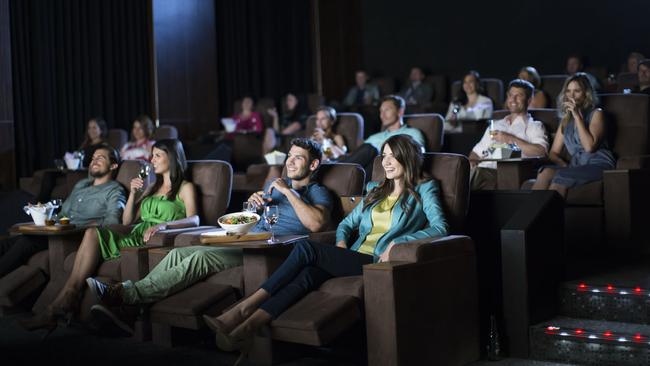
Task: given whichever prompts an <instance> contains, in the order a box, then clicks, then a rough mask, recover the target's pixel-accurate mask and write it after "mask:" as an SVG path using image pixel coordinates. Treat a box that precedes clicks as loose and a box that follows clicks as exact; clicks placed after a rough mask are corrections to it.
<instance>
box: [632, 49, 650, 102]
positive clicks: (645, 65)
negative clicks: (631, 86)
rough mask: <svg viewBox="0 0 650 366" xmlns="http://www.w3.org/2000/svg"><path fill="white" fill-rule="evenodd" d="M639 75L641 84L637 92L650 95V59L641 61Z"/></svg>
mask: <svg viewBox="0 0 650 366" xmlns="http://www.w3.org/2000/svg"><path fill="white" fill-rule="evenodd" d="M637 75H638V76H639V86H638V87H637V89H636V90H635V92H636V93H643V94H647V95H650V59H648V58H646V59H644V60H641V61H639V66H638V71H637Z"/></svg>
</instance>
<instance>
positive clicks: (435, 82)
mask: <svg viewBox="0 0 650 366" xmlns="http://www.w3.org/2000/svg"><path fill="white" fill-rule="evenodd" d="M425 81H426V82H427V83H429V84H431V86H432V87H433V100H432V101H431V108H432V110H433V111H434V112H439V113H444V112H445V110H446V108H447V94H448V89H449V88H448V85H447V76H445V75H429V76H427V77H426V79H425Z"/></svg>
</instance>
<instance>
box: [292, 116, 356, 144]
mask: <svg viewBox="0 0 650 366" xmlns="http://www.w3.org/2000/svg"><path fill="white" fill-rule="evenodd" d="M336 116H337V117H336V120H337V122H336V126H335V127H336V133H337V134H340V135H341V136H343V139H344V140H345V144H346V146H347V148H348V152H353V151H354V150H355V149H356V148H357V147H358V146H359V145H361V144H362V143H363V117H362V116H361V115H360V114H358V113H337V115H336ZM315 128H316V115H311V116H309V118H307V122H306V126H305V136H307V137H310V136H311V135H312V134H313V133H314V129H315Z"/></svg>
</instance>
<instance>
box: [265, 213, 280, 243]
mask: <svg viewBox="0 0 650 366" xmlns="http://www.w3.org/2000/svg"><path fill="white" fill-rule="evenodd" d="M279 219H280V211H279V210H278V206H266V207H265V208H264V220H265V221H266V223H267V224H268V225H269V229H270V230H271V238H269V240H267V243H269V244H274V243H275V242H276V241H275V235H274V234H273V225H275V224H276V223H277V222H278V220H279Z"/></svg>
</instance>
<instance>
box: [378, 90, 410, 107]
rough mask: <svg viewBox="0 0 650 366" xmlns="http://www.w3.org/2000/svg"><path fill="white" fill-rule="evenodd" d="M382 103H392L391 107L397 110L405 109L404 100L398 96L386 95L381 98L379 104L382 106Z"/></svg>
mask: <svg viewBox="0 0 650 366" xmlns="http://www.w3.org/2000/svg"><path fill="white" fill-rule="evenodd" d="M384 102H391V103H393V105H395V108H397V109H403V108H406V101H405V100H404V98H402V97H400V96H399V95H394V94H391V95H387V96H385V97H383V98H381V104H383V103H384Z"/></svg>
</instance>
